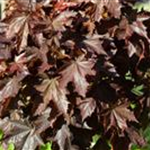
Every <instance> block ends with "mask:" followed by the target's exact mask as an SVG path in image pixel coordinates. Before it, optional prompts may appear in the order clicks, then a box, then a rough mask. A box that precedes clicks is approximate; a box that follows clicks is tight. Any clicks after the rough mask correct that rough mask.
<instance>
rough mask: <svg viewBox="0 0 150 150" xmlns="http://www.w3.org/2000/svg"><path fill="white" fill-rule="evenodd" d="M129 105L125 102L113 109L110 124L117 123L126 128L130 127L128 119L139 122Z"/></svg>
mask: <svg viewBox="0 0 150 150" xmlns="http://www.w3.org/2000/svg"><path fill="white" fill-rule="evenodd" d="M128 106H129V105H128V104H126V103H125V104H121V105H119V106H116V107H115V108H114V109H112V112H111V116H110V126H115V125H116V124H117V125H118V127H119V128H120V129H122V130H124V129H126V128H127V127H128V126H127V123H126V121H135V122H138V121H137V119H136V118H135V116H134V114H133V112H131V111H130V110H129V109H128V108H127V107H128Z"/></svg>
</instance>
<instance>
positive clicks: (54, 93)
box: [36, 78, 69, 116]
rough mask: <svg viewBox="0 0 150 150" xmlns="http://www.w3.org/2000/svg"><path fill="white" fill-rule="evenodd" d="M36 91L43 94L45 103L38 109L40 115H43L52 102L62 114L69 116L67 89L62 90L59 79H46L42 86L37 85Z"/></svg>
mask: <svg viewBox="0 0 150 150" xmlns="http://www.w3.org/2000/svg"><path fill="white" fill-rule="evenodd" d="M36 89H37V90H38V91H40V92H41V95H42V96H43V103H42V104H41V105H40V106H39V108H38V113H41V112H42V111H43V110H44V109H45V108H46V107H47V105H48V104H49V102H50V101H51V100H52V101H53V102H54V103H55V104H56V106H57V108H58V110H59V111H60V113H63V114H64V115H66V116H67V110H68V104H69V102H68V101H67V97H66V91H65V89H61V88H60V86H59V83H58V81H57V78H54V79H44V80H43V82H42V84H40V85H37V86H36Z"/></svg>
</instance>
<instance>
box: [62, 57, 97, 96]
mask: <svg viewBox="0 0 150 150" xmlns="http://www.w3.org/2000/svg"><path fill="white" fill-rule="evenodd" d="M93 66H94V61H93V60H88V61H85V60H84V59H83V57H79V58H77V59H76V60H75V61H72V62H71V64H70V65H69V66H68V67H67V68H66V69H64V70H63V71H61V72H60V73H61V75H62V77H61V79H60V86H61V87H63V88H64V87H66V86H67V84H68V83H69V82H73V83H74V85H75V90H76V91H77V92H78V93H79V94H80V95H81V96H83V97H84V96H85V94H86V92H87V90H88V86H89V83H88V82H87V81H86V78H85V77H86V75H94V73H95V71H94V70H93Z"/></svg>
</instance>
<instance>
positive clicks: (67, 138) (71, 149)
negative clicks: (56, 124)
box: [54, 125, 78, 150]
mask: <svg viewBox="0 0 150 150" xmlns="http://www.w3.org/2000/svg"><path fill="white" fill-rule="evenodd" d="M54 140H55V141H57V143H58V145H59V148H60V150H78V148H77V147H75V146H74V145H72V144H71V133H70V130H69V128H68V126H67V125H63V126H62V127H61V129H60V130H59V131H58V132H57V134H56V136H55V138H54Z"/></svg>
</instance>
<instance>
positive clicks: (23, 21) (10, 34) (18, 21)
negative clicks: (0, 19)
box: [6, 14, 29, 51]
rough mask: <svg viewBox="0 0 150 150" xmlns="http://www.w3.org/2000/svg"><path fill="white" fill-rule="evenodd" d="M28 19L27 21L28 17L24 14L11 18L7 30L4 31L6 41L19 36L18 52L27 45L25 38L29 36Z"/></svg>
mask: <svg viewBox="0 0 150 150" xmlns="http://www.w3.org/2000/svg"><path fill="white" fill-rule="evenodd" d="M28 19H29V15H26V14H23V15H20V16H17V17H15V18H13V19H12V20H11V21H10V22H9V26H8V30H7V31H6V37H7V38H8V39H12V38H14V37H15V36H16V35H20V39H19V40H20V42H19V50H20V51H21V50H22V49H23V48H24V47H25V46H26V45H27V38H28V34H29V25H28Z"/></svg>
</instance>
